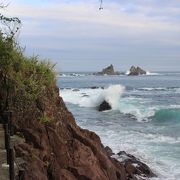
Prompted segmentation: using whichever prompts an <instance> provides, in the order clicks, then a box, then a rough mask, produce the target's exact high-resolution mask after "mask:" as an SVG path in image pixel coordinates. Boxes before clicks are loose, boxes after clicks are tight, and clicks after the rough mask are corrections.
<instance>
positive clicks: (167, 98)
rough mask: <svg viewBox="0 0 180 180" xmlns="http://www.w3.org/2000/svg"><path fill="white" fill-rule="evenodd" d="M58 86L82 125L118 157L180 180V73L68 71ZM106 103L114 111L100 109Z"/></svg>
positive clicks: (168, 177)
mask: <svg viewBox="0 0 180 180" xmlns="http://www.w3.org/2000/svg"><path fill="white" fill-rule="evenodd" d="M57 83H58V86H59V88H60V96H61V97H62V98H63V100H64V101H65V103H66V105H67V107H68V109H69V110H70V111H71V112H72V113H73V115H74V117H75V119H76V122H77V124H78V125H79V126H80V127H82V128H85V129H89V130H92V131H94V132H96V133H97V134H98V135H99V136H100V137H101V140H102V143H103V144H104V145H105V146H109V147H110V148H112V150H113V151H114V152H115V153H118V152H119V151H126V152H127V153H130V154H133V155H134V156H136V157H138V158H139V159H140V160H141V161H143V162H145V163H146V164H147V165H148V166H149V167H150V168H151V169H152V170H153V172H154V173H155V174H157V175H158V177H157V178H152V179H154V180H165V179H167V180H180V73H178V72H160V73H148V75H142V76H127V75H119V76H95V75H92V74H91V73H64V74H61V76H60V77H58V78H57ZM103 100H106V101H107V102H108V103H109V104H110V105H111V106H112V110H109V111H105V112H99V111H97V106H98V105H99V104H100V103H101V102H102V101H103Z"/></svg>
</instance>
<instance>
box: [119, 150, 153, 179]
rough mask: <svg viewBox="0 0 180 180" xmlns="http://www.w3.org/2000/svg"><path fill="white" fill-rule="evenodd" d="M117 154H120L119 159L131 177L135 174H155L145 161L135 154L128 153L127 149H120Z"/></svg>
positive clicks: (146, 175) (149, 175) (151, 175)
mask: <svg viewBox="0 0 180 180" xmlns="http://www.w3.org/2000/svg"><path fill="white" fill-rule="evenodd" d="M117 155H118V156H119V157H118V160H119V161H120V162H121V163H123V165H124V167H125V170H126V172H127V174H129V176H130V177H134V176H135V175H140V176H143V177H153V176H155V174H154V173H153V172H152V171H151V169H150V168H149V167H148V166H147V165H146V164H145V163H143V162H141V161H140V160H139V159H138V158H136V157H134V156H133V155H131V154H127V153H126V152H125V151H120V152H119V153H117Z"/></svg>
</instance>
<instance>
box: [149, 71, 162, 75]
mask: <svg viewBox="0 0 180 180" xmlns="http://www.w3.org/2000/svg"><path fill="white" fill-rule="evenodd" d="M146 75H147V76H157V75H161V74H159V73H155V72H150V71H146Z"/></svg>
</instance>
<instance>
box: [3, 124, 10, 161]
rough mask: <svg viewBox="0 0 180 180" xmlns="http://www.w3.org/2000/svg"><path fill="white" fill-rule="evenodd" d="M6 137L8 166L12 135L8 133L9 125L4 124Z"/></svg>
mask: <svg viewBox="0 0 180 180" xmlns="http://www.w3.org/2000/svg"><path fill="white" fill-rule="evenodd" d="M4 133H5V135H4V137H5V148H6V154H7V164H9V150H10V134H9V131H8V124H4Z"/></svg>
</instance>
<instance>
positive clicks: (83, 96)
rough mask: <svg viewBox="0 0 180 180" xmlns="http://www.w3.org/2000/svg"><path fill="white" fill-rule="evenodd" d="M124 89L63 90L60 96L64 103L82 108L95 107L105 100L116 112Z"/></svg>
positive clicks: (115, 86)
mask: <svg viewBox="0 0 180 180" xmlns="http://www.w3.org/2000/svg"><path fill="white" fill-rule="evenodd" d="M124 89H125V87H124V86H121V85H112V86H109V87H108V88H106V89H101V88H98V89H80V90H79V91H73V90H72V89H65V90H62V91H61V96H62V97H63V99H64V101H65V102H69V103H72V104H78V105H79V106H82V107H96V106H98V105H99V104H100V103H101V102H103V101H104V100H105V101H107V102H108V103H109V104H110V105H111V107H112V109H113V110H117V109H118V102H119V100H120V97H121V95H122V93H123V91H124Z"/></svg>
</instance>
